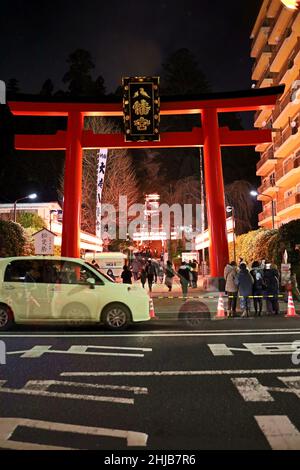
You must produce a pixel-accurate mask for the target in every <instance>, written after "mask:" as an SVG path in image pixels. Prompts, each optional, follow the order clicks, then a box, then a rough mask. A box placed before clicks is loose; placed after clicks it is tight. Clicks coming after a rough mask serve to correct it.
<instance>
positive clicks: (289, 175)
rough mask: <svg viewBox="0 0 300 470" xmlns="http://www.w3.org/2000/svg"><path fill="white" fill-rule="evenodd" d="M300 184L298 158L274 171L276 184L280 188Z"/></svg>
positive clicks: (299, 163)
mask: <svg viewBox="0 0 300 470" xmlns="http://www.w3.org/2000/svg"><path fill="white" fill-rule="evenodd" d="M299 182H300V157H298V158H297V159H296V160H290V161H289V162H288V163H287V164H286V165H283V166H282V168H280V170H278V171H276V184H277V186H280V187H281V188H284V187H287V188H289V187H291V186H293V185H294V184H297V183H299Z"/></svg>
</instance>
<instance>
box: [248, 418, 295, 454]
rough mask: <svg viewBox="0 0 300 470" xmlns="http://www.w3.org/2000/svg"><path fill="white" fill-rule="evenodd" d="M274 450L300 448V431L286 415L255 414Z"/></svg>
mask: <svg viewBox="0 0 300 470" xmlns="http://www.w3.org/2000/svg"><path fill="white" fill-rule="evenodd" d="M255 419H256V421H257V423H258V425H259V427H260V429H261V431H262V432H263V434H264V436H265V438H266V439H267V441H268V442H269V444H270V446H271V448H272V449H273V450H300V432H299V431H298V429H297V428H296V427H295V426H294V425H293V423H292V422H291V421H290V420H289V418H288V417H287V416H285V415H279V416H255Z"/></svg>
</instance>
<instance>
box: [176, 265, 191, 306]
mask: <svg viewBox="0 0 300 470" xmlns="http://www.w3.org/2000/svg"><path fill="white" fill-rule="evenodd" d="M178 276H179V279H180V284H181V289H182V295H183V299H184V300H185V299H186V296H187V293H188V286H189V282H190V269H189V267H188V266H187V264H186V262H185V261H183V262H182V263H181V266H180V268H179V269H178Z"/></svg>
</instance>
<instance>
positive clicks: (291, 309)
mask: <svg viewBox="0 0 300 470" xmlns="http://www.w3.org/2000/svg"><path fill="white" fill-rule="evenodd" d="M285 317H287V318H289V317H297V318H300V317H299V315H297V313H296V310H295V305H294V301H293V295H292V291H289V298H288V308H287V312H286V315H285Z"/></svg>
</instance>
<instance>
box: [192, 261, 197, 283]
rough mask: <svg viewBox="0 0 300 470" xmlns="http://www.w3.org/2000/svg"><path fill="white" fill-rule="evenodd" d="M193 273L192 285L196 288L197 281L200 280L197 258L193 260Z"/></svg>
mask: <svg viewBox="0 0 300 470" xmlns="http://www.w3.org/2000/svg"><path fill="white" fill-rule="evenodd" d="M192 275H193V281H192V287H193V288H194V289H196V287H197V281H198V263H197V260H195V259H193V261H192Z"/></svg>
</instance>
